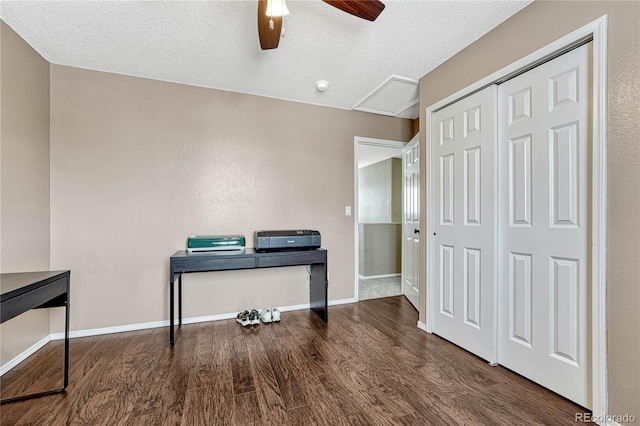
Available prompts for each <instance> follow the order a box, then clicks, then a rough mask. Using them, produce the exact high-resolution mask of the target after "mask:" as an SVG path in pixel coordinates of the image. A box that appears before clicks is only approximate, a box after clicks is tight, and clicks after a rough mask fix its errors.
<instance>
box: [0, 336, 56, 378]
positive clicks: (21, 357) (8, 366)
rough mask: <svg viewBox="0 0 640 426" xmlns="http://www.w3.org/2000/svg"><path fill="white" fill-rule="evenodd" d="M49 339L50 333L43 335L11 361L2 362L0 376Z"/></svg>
mask: <svg viewBox="0 0 640 426" xmlns="http://www.w3.org/2000/svg"><path fill="white" fill-rule="evenodd" d="M63 334H64V333H63ZM50 341H51V335H50V334H49V335H48V336H45V337H43V338H42V339H41V340H40V341H39V342H36V343H35V344H33V345H32V346H31V347H30V348H29V349H27V350H26V351H24V352H22V353H21V354H20V355H18V356H17V357H15V358H13V359H12V360H11V361H9V362H7V363H6V364H3V365H2V367H0V376H4V374H5V373H6V372H7V371H9V370H11V369H12V368H13V367H15V366H16V365H18V364H20V363H21V362H22V361H24V360H25V359H27V358H28V357H30V356H31V355H33V354H34V353H35V352H36V351H37V350H38V349H40V348H41V347H43V346H44V345H46V344H47V343H49V342H50Z"/></svg>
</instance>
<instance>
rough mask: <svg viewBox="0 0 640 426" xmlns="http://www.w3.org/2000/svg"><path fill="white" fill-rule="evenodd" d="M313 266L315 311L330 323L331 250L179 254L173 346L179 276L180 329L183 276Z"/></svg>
mask: <svg viewBox="0 0 640 426" xmlns="http://www.w3.org/2000/svg"><path fill="white" fill-rule="evenodd" d="M297 265H309V266H310V267H311V271H310V277H311V292H310V294H309V299H310V304H311V310H312V311H313V312H315V313H316V314H317V315H318V316H319V317H320V319H322V320H323V321H324V322H327V319H328V318H327V288H328V285H329V283H328V281H327V251H326V250H323V249H317V250H304V251H281V252H270V253H258V252H256V251H255V250H253V249H249V248H248V249H245V250H244V251H243V252H231V251H228V252H227V251H225V252H215V251H211V252H195V253H189V252H187V251H185V250H180V251H177V252H176V253H175V254H174V255H173V256H171V258H170V259H169V268H170V275H169V280H170V288H169V330H170V331H169V343H170V344H171V346H173V344H174V343H175V336H174V325H173V323H174V304H175V302H174V292H175V290H174V282H175V279H176V276H177V277H178V327H180V326H181V325H182V274H184V273H189V272H209V271H225V270H232V269H255V268H271V267H277V266H297Z"/></svg>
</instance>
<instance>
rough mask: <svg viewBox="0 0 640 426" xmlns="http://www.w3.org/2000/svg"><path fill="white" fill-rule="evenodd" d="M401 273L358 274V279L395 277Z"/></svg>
mask: <svg viewBox="0 0 640 426" xmlns="http://www.w3.org/2000/svg"><path fill="white" fill-rule="evenodd" d="M400 275H401V274H386V275H367V276H365V275H358V279H361V280H365V281H366V280H375V279H377V278H394V277H399V276H400Z"/></svg>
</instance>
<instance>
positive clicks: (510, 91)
mask: <svg viewBox="0 0 640 426" xmlns="http://www.w3.org/2000/svg"><path fill="white" fill-rule="evenodd" d="M589 49H590V46H589V45H584V46H582V47H579V48H577V49H574V50H572V51H571V52H569V53H566V54H564V55H562V56H560V57H558V58H556V59H553V60H552V61H549V62H547V63H545V64H542V65H540V66H538V67H536V68H534V69H532V70H530V71H528V72H526V73H524V74H521V75H520V76H518V77H515V78H513V79H511V80H509V81H507V82H505V83H503V84H501V85H500V86H499V89H498V117H499V125H498V127H499V129H498V133H499V134H498V158H499V160H498V163H499V165H498V167H499V169H498V200H499V202H498V228H499V229H498V235H499V237H498V265H499V266H498V283H499V284H498V306H499V311H498V362H499V363H500V364H501V365H504V366H505V367H507V368H509V369H511V370H513V371H516V372H517V373H520V374H522V375H523V376H525V377H527V378H529V379H531V380H533V381H535V382H537V383H539V384H541V385H543V386H545V387H547V388H549V389H551V390H553V391H555V392H557V393H559V394H560V395H562V396H564V397H566V398H568V399H570V400H572V401H574V402H576V403H578V404H580V405H582V406H585V407H590V406H591V397H590V385H589V383H590V377H591V368H590V365H591V360H590V354H589V350H588V348H589V344H590V342H589V336H590V335H591V333H590V320H589V318H590V314H589V305H588V301H589V294H590V283H589V276H588V270H587V267H588V264H589V257H588V251H587V250H588V237H589V233H588V229H589V226H590V225H589V224H590V217H589V207H588V206H589V199H588V198H589V197H588V193H589V188H588V186H589V181H588V170H589V169H588V167H589V166H588V165H589V146H590V144H589V138H590V133H589V131H590V129H589V125H588V123H589V121H588V113H589V102H590V101H589V99H590V97H589V63H590V61H589V56H590V50H589Z"/></svg>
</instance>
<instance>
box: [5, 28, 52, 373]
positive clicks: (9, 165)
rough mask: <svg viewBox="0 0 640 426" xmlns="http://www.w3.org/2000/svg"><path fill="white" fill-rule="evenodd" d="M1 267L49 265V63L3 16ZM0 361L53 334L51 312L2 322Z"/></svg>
mask: <svg viewBox="0 0 640 426" xmlns="http://www.w3.org/2000/svg"><path fill="white" fill-rule="evenodd" d="M0 39H1V40H0V58H1V64H0V75H1V76H0V87H1V90H2V96H1V98H0V99H1V101H0V102H1V114H0V115H1V122H2V127H1V128H0V153H1V154H0V159H1V160H0V199H1V201H0V221H1V227H0V254H1V255H0V269H1V270H2V272H3V273H7V272H21V271H33V270H47V269H49V63H48V62H47V61H45V60H44V59H43V58H42V57H41V56H40V55H39V54H38V53H36V52H35V51H34V50H33V49H32V48H31V47H30V46H29V45H28V44H26V43H25V42H24V40H22V39H21V38H20V37H19V36H18V35H17V34H16V33H15V32H14V31H13V30H12V29H11V28H9V27H8V26H7V25H6V24H5V23H4V22H1V21H0ZM0 332H1V334H2V337H1V339H2V344H1V345H0V348H1V352H0V365H3V364H5V363H7V362H9V361H11V360H12V359H13V358H15V357H16V356H17V355H19V354H21V353H22V352H24V351H25V350H26V349H28V348H29V347H30V346H32V345H33V344H34V343H36V342H38V341H40V340H41V339H42V338H44V337H46V336H47V335H48V334H49V312H47V310H40V311H30V312H27V313H25V314H23V315H20V316H18V317H16V318H14V319H11V320H9V321H8V322H6V323H4V324H2V326H0Z"/></svg>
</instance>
